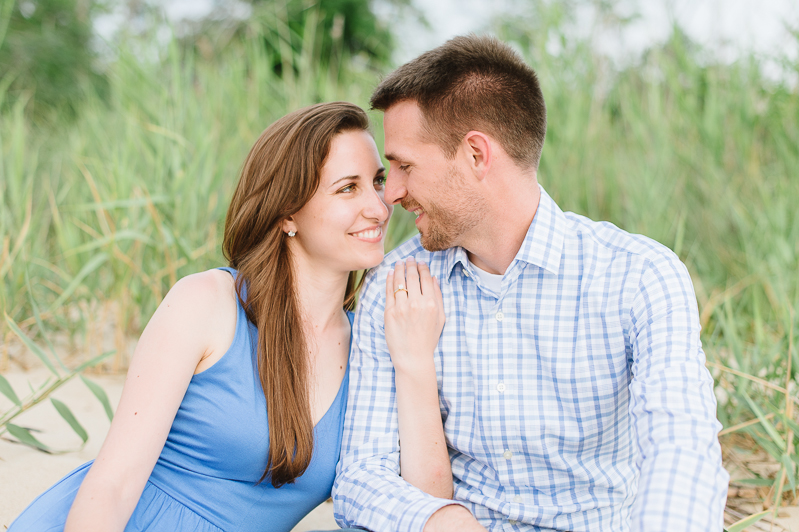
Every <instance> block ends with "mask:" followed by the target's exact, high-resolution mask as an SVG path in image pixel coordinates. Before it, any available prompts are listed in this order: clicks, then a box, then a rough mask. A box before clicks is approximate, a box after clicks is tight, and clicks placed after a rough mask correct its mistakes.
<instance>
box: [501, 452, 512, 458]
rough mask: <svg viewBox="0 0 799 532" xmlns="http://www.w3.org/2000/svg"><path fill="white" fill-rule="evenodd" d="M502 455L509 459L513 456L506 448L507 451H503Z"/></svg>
mask: <svg viewBox="0 0 799 532" xmlns="http://www.w3.org/2000/svg"><path fill="white" fill-rule="evenodd" d="M502 456H504V457H505V460H510V459H511V458H513V453H512V452H510V450H508V451H505V452H504V453H502Z"/></svg>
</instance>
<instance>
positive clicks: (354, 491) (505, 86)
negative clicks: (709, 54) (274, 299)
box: [334, 36, 729, 532]
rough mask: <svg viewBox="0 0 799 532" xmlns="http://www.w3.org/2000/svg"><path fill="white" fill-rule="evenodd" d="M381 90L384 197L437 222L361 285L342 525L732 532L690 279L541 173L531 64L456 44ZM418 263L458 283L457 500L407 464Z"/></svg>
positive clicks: (666, 253)
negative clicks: (393, 340)
mask: <svg viewBox="0 0 799 532" xmlns="http://www.w3.org/2000/svg"><path fill="white" fill-rule="evenodd" d="M371 103H372V106H373V108H375V109H380V110H382V111H384V112H385V117H384V129H385V138H386V140H385V150H386V158H387V159H389V161H390V162H391V169H390V171H389V174H388V181H387V183H386V189H385V198H386V201H387V202H392V203H397V202H399V203H401V204H402V206H403V207H404V208H405V209H407V210H409V211H411V212H414V213H416V215H417V219H416V225H417V227H418V229H419V233H420V235H419V236H418V237H416V238H413V239H411V240H410V241H408V242H406V243H405V244H403V245H401V246H400V247H398V248H397V249H396V250H395V251H393V252H392V253H390V254H389V255H388V256H387V257H386V259H385V261H384V262H383V264H382V265H381V266H380V267H378V268H377V269H375V270H374V271H372V272H370V273H369V275H368V276H367V280H366V288H365V290H364V292H363V295H362V297H361V302H360V306H359V310H358V314H357V316H356V321H355V326H354V337H353V351H352V358H351V361H350V396H349V404H348V412H347V418H346V422H345V432H344V437H343V441H342V458H341V462H340V464H339V474H338V478H337V480H336V485H335V486H334V501H335V508H336V517H337V519H338V521H339V523H340V524H342V525H346V526H357V527H363V528H367V529H370V530H375V531H381V532H382V531H388V530H401V531H405V530H409V531H420V530H424V531H425V532H433V531H438V530H457V531H458V532H466V531H471V530H484V529H489V530H492V531H493V530H537V531H538V530H546V531H549V530H559V531H560V530H569V531H591V532H601V531H613V532H623V531H628V530H634V531H664V530H679V531H680V532H684V531H697V532H700V531H701V532H708V531H712V530H721V527H722V513H723V508H724V502H725V500H726V490H727V482H728V478H729V477H728V475H727V473H726V472H725V471H724V469H723V468H722V466H721V452H720V448H719V444H718V440H717V435H718V430H719V428H720V425H719V423H718V421H717V420H716V417H715V412H716V402H715V398H714V395H713V380H712V378H711V376H710V374H709V373H708V371H707V370H706V368H705V365H704V363H705V358H704V353H703V352H702V347H701V344H700V340H699V320H698V313H697V307H696V299H695V296H694V292H693V287H692V285H691V281H690V278H689V276H688V272H687V271H686V269H685V267H684V266H683V264H682V263H681V262H680V261H679V259H678V258H677V257H676V256H675V255H674V253H672V252H671V251H670V250H668V249H667V248H665V247H664V246H662V245H660V244H658V243H656V242H654V241H652V240H650V239H648V238H646V237H643V236H638V235H630V234H628V233H625V232H624V231H622V230H620V229H618V228H616V227H615V226H613V225H611V224H609V223H598V222H593V221H591V220H588V219H586V218H584V217H582V216H579V215H576V214H573V213H564V212H562V211H561V210H560V209H559V208H558V206H557V205H556V204H555V203H554V202H553V201H552V199H551V198H550V197H549V196H548V195H547V194H546V192H545V191H544V190H543V189H542V188H541V187H540V186H539V184H538V182H537V175H536V174H537V168H538V162H539V159H540V156H541V150H542V147H543V144H544V135H545V129H546V111H545V107H544V100H543V97H542V95H541V91H540V88H539V85H538V81H537V79H536V76H535V73H534V72H533V71H532V69H530V68H529V67H528V66H527V65H526V64H524V62H523V61H522V60H521V59H520V58H519V57H518V56H517V55H516V54H515V53H514V52H513V51H512V50H510V49H509V48H508V47H507V46H505V45H503V44H502V43H500V42H498V41H497V40H495V39H492V38H488V37H475V36H469V37H458V38H455V39H453V40H451V41H449V42H447V43H446V44H444V45H443V46H441V47H439V48H437V49H435V50H432V51H430V52H427V53H425V54H423V55H421V56H420V57H418V58H417V59H415V60H413V61H411V62H410V63H407V64H405V65H404V66H402V67H400V68H399V69H398V70H396V71H395V72H394V73H392V74H391V75H389V76H388V77H387V78H386V79H385V80H384V81H383V82H382V83H380V85H379V86H378V87H377V89H376V90H375V93H374V94H373V96H372V100H371ZM405 257H415V258H416V260H418V261H423V262H425V263H427V264H428V265H429V267H430V271H431V272H432V274H433V275H434V276H436V277H437V278H438V279H439V281H440V285H441V290H442V293H443V299H444V310H445V313H446V324H445V326H444V332H443V333H442V336H441V340H440V342H439V344H438V349H437V351H436V358H435V364H436V369H437V375H438V387H439V394H440V405H441V415H442V419H443V422H444V431H445V435H446V437H447V443H448V446H449V447H450V451H449V452H450V459H451V463H452V474H453V480H454V497H453V500H444V499H436V498H434V497H431V496H429V495H426V494H425V493H423V492H421V491H420V490H417V489H415V488H413V487H411V486H410V485H409V484H408V483H406V482H405V481H403V479H402V478H401V476H400V470H399V452H400V442H399V441H398V431H397V415H396V409H395V395H394V387H393V368H392V366H391V360H390V357H389V353H388V350H387V348H386V343H385V338H384V334H383V329H382V320H383V311H384V306H385V297H386V295H385V284H384V283H385V279H386V273H387V271H388V270H389V269H390V268H391V266H392V265H393V264H394V263H395V262H396V261H398V260H402V259H404V258H405ZM394 297H395V298H396V297H404V294H403V293H402V292H401V291H400V292H398V293H395V294H394Z"/></svg>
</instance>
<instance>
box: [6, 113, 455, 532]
mask: <svg viewBox="0 0 799 532" xmlns="http://www.w3.org/2000/svg"><path fill="white" fill-rule="evenodd" d="M367 128H368V119H367V117H366V114H365V113H364V112H363V111H362V110H361V109H360V108H358V107H356V106H354V105H351V104H347V103H329V104H319V105H315V106H312V107H308V108H305V109H301V110H299V111H296V112H294V113H291V114H289V115H287V116H285V117H283V118H282V119H280V120H278V121H277V122H275V123H274V124H272V125H271V126H269V128H267V129H266V131H264V132H263V133H262V134H261V136H260V138H259V139H258V141H257V142H256V143H255V146H253V148H252V150H251V151H250V154H249V155H248V157H247V159H246V161H245V163H244V166H243V169H242V172H241V178H240V181H239V184H238V187H237V189H236V192H235V194H234V196H233V200H232V202H231V205H230V208H229V210H228V215H227V220H226V224H225V239H224V252H225V255H226V257H227V259H228V260H229V262H230V268H223V269H218V270H211V271H207V272H203V273H198V274H195V275H190V276H188V277H186V278H184V279H182V280H180V281H179V282H178V283H177V284H176V285H175V286H174V287H173V288H172V289H171V290H170V292H169V293H168V294H167V296H166V297H165V298H164V301H163V302H162V303H161V305H160V306H159V307H158V309H157V310H156V312H155V314H154V315H153V317H152V319H151V320H150V323H149V324H148V325H147V327H146V328H145V330H144V332H143V333H142V336H141V339H140V340H139V343H138V345H137V347H136V350H135V353H134V356H133V359H132V361H131V364H130V369H129V371H128V376H127V380H126V382H125V388H124V390H123V393H122V398H121V400H120V403H119V406H118V408H117V412H116V415H115V417H114V421H113V423H112V424H111V428H110V430H109V432H108V436H107V438H106V440H105V442H104V444H103V446H102V448H101V450H100V453H99V455H98V457H97V459H96V460H95V461H94V463H93V464H92V463H89V464H86V465H84V466H82V467H81V468H79V469H77V470H75V471H73V472H72V473H70V475H68V476H67V477H65V478H64V479H63V480H61V481H60V482H59V483H58V484H56V485H55V486H54V487H52V488H51V489H50V490H48V491H47V492H45V493H44V494H43V495H41V496H40V497H39V498H38V499H37V500H35V501H34V502H33V503H32V504H31V505H30V506H29V507H28V508H27V509H26V510H25V512H23V514H22V515H21V516H20V517H18V518H17V520H16V521H15V522H14V523H12V525H11V528H10V529H9V530H10V531H11V532H17V531H20V532H21V531H25V532H31V531H49V530H62V529H63V528H64V526H65V521H66V530H67V531H68V532H71V531H75V532H77V531H80V532H85V531H90V530H102V531H109V530H150V531H153V530H169V531H170V532H171V531H175V530H208V531H219V530H229V531H234V530H235V531H249V530H286V531H288V530H290V529H291V528H292V527H293V526H294V525H295V524H296V523H297V522H298V521H299V520H300V519H301V518H302V517H303V516H304V515H305V514H306V513H307V512H309V511H310V510H311V509H312V508H314V507H315V506H316V505H318V504H319V503H320V502H322V501H324V500H325V499H326V498H327V497H328V496H329V494H330V489H331V487H332V484H333V478H334V475H335V467H336V462H337V460H338V455H339V449H340V440H341V431H342V423H343V417H344V408H345V405H346V397H347V358H348V353H349V345H350V327H351V319H352V315H351V313H348V312H347V311H348V310H351V309H352V307H353V301H354V296H355V292H356V283H355V274H354V272H355V271H356V270H361V269H364V268H370V267H372V266H375V265H377V264H378V263H379V262H380V261H381V260H382V258H383V236H384V234H385V229H386V225H387V223H388V219H389V216H390V214H391V207H390V206H387V205H385V203H384V202H383V183H384V180H385V177H384V175H385V169H384V168H383V167H382V165H381V163H380V158H379V156H378V153H377V148H376V146H375V143H374V140H373V139H372V137H371V135H370V134H369V132H368V130H367ZM417 272H418V277H417ZM404 275H405V273H404V270H403V269H402V268H400V267H398V268H397V272H396V273H395V277H397V276H404ZM417 279H418V280H417ZM408 280H413V281H414V282H416V283H419V284H420V286H421V287H422V290H423V291H424V294H420V293H419V290H411V291H410V292H409V291H408V290H405V289H403V290H399V291H398V292H394V291H391V292H389V293H391V296H392V297H396V296H397V295H399V298H397V299H399V302H398V304H397V307H402V308H406V309H408V308H410V303H414V307H415V306H417V305H416V303H423V304H420V305H418V307H419V310H418V311H415V312H417V314H416V316H415V318H416V319H418V318H419V316H420V314H419V313H426V314H427V318H426V320H425V321H426V322H429V323H430V324H432V325H430V326H428V327H426V328H427V329H428V330H427V332H426V333H420V332H419V331H417V330H412V329H410V327H411V325H409V323H413V321H414V320H409V319H408V313H407V312H405V313H404V314H403V312H394V313H393V314H392V316H396V317H390V318H389V319H390V320H391V321H390V323H389V324H388V325H389V326H390V328H391V330H392V331H394V336H396V337H400V338H403V340H402V342H403V345H401V346H400V348H401V351H402V353H403V356H407V354H408V353H411V354H412V355H411V356H420V357H432V356H433V353H432V350H433V349H434V347H435V344H436V342H437V341H438V336H439V335H440V333H441V328H442V326H443V311H442V304H441V295H440V290H438V288H437V285H436V284H435V283H434V282H433V281H432V280H431V279H430V276H429V272H428V271H427V270H426V268H424V267H419V268H417V267H416V266H415V265H413V264H410V265H409V266H408ZM389 288H394V286H393V285H392V286H391V287H389ZM411 297H413V298H415V299H416V300H417V301H411V300H410V299H409V298H411ZM403 315H404V316H405V317H404V318H403ZM422 315H423V314H422ZM411 333H412V334H411ZM408 342H411V345H408ZM427 366H429V364H428V365H427ZM417 382H418V383H427V384H424V385H422V386H424V387H426V388H430V387H431V384H430V383H432V386H435V377H434V375H432V376H431V375H420V379H419V380H418V381H417ZM403 386H404V388H401V389H398V390H397V393H398V395H403V396H405V397H406V398H408V401H410V402H409V403H407V402H406V403H405V404H410V405H412V408H406V409H405V411H404V412H403V411H401V412H400V414H399V415H400V416H401V421H402V422H403V423H404V425H403V426H407V427H409V429H408V430H409V432H408V433H410V432H411V431H412V432H413V434H425V435H429V437H428V436H426V437H425V441H410V442H405V441H403V451H404V449H405V447H407V446H411V447H412V448H411V449H410V451H409V456H410V455H411V451H412V452H413V453H415V454H414V455H418V454H419V453H420V452H423V451H424V450H425V449H427V448H439V449H440V448H442V447H443V448H445V446H443V445H441V443H443V441H444V436H443V429H442V427H441V424H440V422H437V423H436V422H430V421H427V422H425V421H417V418H416V416H413V414H414V412H413V411H412V410H417V409H423V410H424V411H425V412H433V411H434V412H436V413H437V412H438V401H437V393H435V392H436V391H435V390H431V389H424V390H421V391H423V392H425V393H420V390H419V389H412V388H414V387H416V388H418V386H416V384H408V385H403ZM414 401H415V402H414ZM423 417H424V418H428V419H433V420H435V418H436V416H432V417H431V416H423ZM439 420H440V418H439ZM424 423H429V424H430V425H431V426H424V425H422V426H418V425H419V424H424ZM436 442H438V443H439V445H436ZM438 456H439V460H438V461H439V462H440V463H441V466H442V468H443V469H445V470H447V471H448V466H449V463H448V459H447V456H446V452H443V453H441V452H439V455H438ZM415 466H416V464H414V463H412V462H411V463H407V461H406V462H403V469H404V470H405V469H407V471H408V473H409V474H410V476H409V477H408V479H409V481H410V482H413V483H415V485H417V486H418V487H420V488H421V489H426V490H428V491H429V492H432V493H433V494H434V495H437V496H451V489H452V488H451V481H450V482H448V483H447V482H443V483H431V482H427V479H426V478H425V475H424V472H423V471H421V470H420V468H419V467H415ZM450 478H451V477H450Z"/></svg>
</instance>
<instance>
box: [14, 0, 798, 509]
mask: <svg viewBox="0 0 799 532" xmlns="http://www.w3.org/2000/svg"><path fill="white" fill-rule="evenodd" d="M585 2H589V3H592V4H595V5H596V6H597V10H598V12H599V13H600V15H601V19H602V21H603V23H604V24H608V25H623V24H625V23H626V22H627V20H628V18H626V17H624V16H620V15H618V13H617V11H616V10H614V5H615V4H614V2H609V1H598V0H597V1H593V0H585ZM585 2H583V3H585ZM392 3H393V4H394V6H395V7H396V8H397V9H406V10H409V11H413V9H414V8H413V6H412V5H411V4H410V2H409V0H393V2H392ZM576 4H580V2H578V1H576V0H571V1H568V0H560V1H559V0H551V1H543V0H527V1H525V2H520V3H519V5H520V6H521V7H520V8H519V9H518V10H517V11H516V12H514V13H513V15H512V16H498V17H497V18H496V19H495V20H494V21H492V22H491V31H492V32H493V33H494V34H496V35H497V36H499V37H500V38H501V39H503V40H505V41H506V42H508V43H510V44H511V45H512V46H514V47H515V48H516V49H517V50H519V52H520V53H521V54H522V55H523V56H524V57H525V59H526V60H527V61H528V62H529V64H531V65H532V66H533V67H534V68H535V69H536V70H537V72H538V73H539V77H540V80H541V83H542V88H543V91H544V95H545V98H546V101H547V106H548V118H549V120H548V122H549V129H548V134H547V140H546V146H545V149H544V155H543V158H542V162H541V168H540V172H539V180H540V182H541V183H542V184H543V186H544V187H545V188H546V189H547V190H548V191H549V193H550V194H551V195H552V196H553V197H554V198H555V199H556V201H558V203H559V204H560V205H561V206H562V207H563V208H564V209H565V210H572V211H575V212H578V213H582V214H585V215H587V216H589V217H591V218H593V219H598V220H608V221H611V222H613V223H615V224H617V225H619V226H620V227H622V228H623V229H626V230H628V231H631V232H637V233H643V234H645V235H648V236H650V237H652V238H654V239H656V240H658V241H660V242H662V243H663V244H665V245H667V246H669V247H670V248H672V249H673V250H674V251H675V252H676V253H677V254H678V255H679V256H680V258H681V259H682V260H683V261H684V262H685V263H686V265H687V266H688V269H689V271H690V272H691V275H692V277H693V279H694V283H695V287H696V293H697V299H698V302H699V307H700V313H701V321H702V326H703V335H702V339H703V343H704V345H705V349H706V352H707V356H708V366H709V367H710V369H711V372H712V373H713V375H714V377H715V379H716V383H717V386H716V392H717V397H718V399H719V418H720V419H721V421H722V423H723V424H724V426H725V429H724V432H723V434H722V441H723V442H724V443H725V449H739V450H740V449H745V450H746V452H748V453H750V454H752V453H755V454H757V452H761V453H765V454H767V455H768V456H770V457H771V458H770V459H771V460H772V462H773V463H774V464H776V465H775V467H773V468H772V469H768V470H762V469H761V470H758V469H756V468H747V467H746V464H745V461H742V460H737V461H736V462H735V464H737V465H734V466H730V467H738V468H739V469H740V471H739V472H738V473H735V475H734V476H735V477H736V478H740V479H743V480H741V482H743V484H747V483H748V484H749V485H752V486H754V487H755V488H757V489H758V490H760V491H759V497H760V499H761V500H766V501H770V502H768V503H767V504H773V503H775V502H781V501H782V497H783V496H785V497H788V496H789V495H790V496H791V500H793V496H794V490H795V488H796V480H795V477H796V464H797V460H799V456H797V453H796V451H795V449H796V447H795V444H796V443H797V442H796V441H795V440H796V436H795V435H796V433H799V425H797V423H796V419H795V416H794V406H793V405H794V404H795V403H796V400H797V396H796V387H795V384H796V379H795V376H796V368H797V367H799V358H798V355H797V351H796V332H797V331H799V322H798V321H797V316H796V309H797V308H799V214H797V201H798V200H799V176H798V175H797V168H799V88H797V85H796V83H795V82H791V81H790V80H791V79H795V78H791V76H785V77H783V78H781V79H775V78H774V77H766V76H765V74H764V69H763V61H764V60H763V58H762V57H759V56H756V55H754V54H749V55H744V56H742V57H741V58H740V59H738V60H736V61H733V62H725V61H721V60H718V59H714V57H713V55H712V54H709V53H708V52H707V50H704V49H703V48H702V47H701V46H699V45H698V44H697V43H695V42H692V41H691V39H690V38H689V37H688V36H687V35H686V34H685V32H683V31H682V29H681V28H680V27H679V26H676V25H675V26H674V27H673V28H672V31H671V34H670V37H669V38H668V39H667V40H666V41H665V42H662V43H658V44H656V45H653V46H652V47H651V48H649V49H648V50H647V51H646V52H645V53H644V54H643V55H642V56H641V57H640V58H637V60H636V61H633V62H631V63H629V64H626V65H622V66H619V65H618V64H616V62H614V61H613V60H612V59H611V58H609V57H606V56H604V55H602V54H601V53H599V52H598V51H597V50H596V49H595V47H594V46H592V42H591V39H590V38H589V37H581V36H580V35H576V34H575V33H574V32H573V31H571V30H570V28H573V27H574V24H575V15H574V13H575V11H574V7H575V5H576ZM0 6H2V7H1V8H0V305H2V310H3V312H4V313H6V314H7V316H8V318H9V320H10V322H13V323H15V324H17V325H18V326H19V328H20V330H21V331H23V332H24V333H25V334H26V335H28V336H29V337H30V338H32V339H33V340H34V341H37V342H44V341H48V342H49V341H50V339H51V338H54V339H55V340H54V341H55V343H56V345H57V346H58V348H59V349H60V350H61V352H63V353H64V354H65V356H67V357H71V359H74V363H75V364H78V363H81V362H84V361H86V360H90V359H91V358H92V357H96V356H99V355H100V354H102V353H104V352H105V351H107V350H109V349H116V351H117V354H116V355H115V357H113V359H109V361H107V362H105V364H107V366H106V367H107V368H108V369H111V370H122V369H124V368H125V367H126V365H127V357H128V356H129V353H130V351H131V349H130V347H131V339H134V338H135V337H136V336H137V335H138V333H139V332H140V330H141V328H142V327H143V326H144V324H145V323H146V321H147V319H148V318H149V316H150V315H151V314H152V312H153V310H154V309H155V307H156V305H157V304H158V303H159V302H160V300H161V298H162V297H163V295H164V294H165V292H166V291H167V290H168V289H169V287H170V286H171V285H172V284H173V283H174V282H175V281H176V280H177V279H178V278H180V277H182V276H184V275H187V274H189V273H192V272H196V271H200V270H203V269H207V268H211V267H215V266H218V265H221V264H223V259H222V256H221V253H220V244H221V234H222V224H223V221H224V216H225V212H226V207H227V202H228V199H229V197H230V195H231V193H232V190H233V188H234V186H235V184H236V181H237V178H238V171H239V168H240V164H241V162H242V161H243V158H244V156H245V155H246V153H247V151H248V149H249V147H250V145H251V144H252V142H253V141H254V140H255V139H256V138H257V136H258V134H259V133H260V132H261V131H262V130H263V129H264V128H265V127H266V126H267V125H268V124H269V123H271V122H272V121H273V120H275V119H276V118H278V117H280V116H282V115H284V114H285V113H287V112H289V111H291V110H293V109H296V108H297V107H300V106H304V105H308V104H312V103H315V102H319V101H330V100H348V101H352V102H354V103H357V104H359V105H361V106H366V105H367V104H368V98H369V95H370V93H371V90H372V89H373V87H374V86H375V84H376V82H377V79H378V77H379V75H382V74H384V73H387V72H389V71H390V70H391V68H393V66H395V65H394V64H393V61H392V54H393V52H394V49H393V46H394V43H395V40H394V38H393V37H392V34H391V32H390V31H389V30H388V28H387V25H386V24H385V23H384V22H382V21H381V20H380V19H379V18H378V17H377V16H375V9H374V6H373V5H372V4H371V2H370V1H369V0H322V1H319V2H311V1H302V0H280V1H278V0H254V1H253V2H251V3H246V7H247V9H246V10H245V11H246V15H245V16H227V15H226V14H225V13H227V11H225V9H226V8H227V7H229V6H228V5H227V4H225V3H220V4H219V9H218V10H216V11H214V12H212V13H211V14H210V15H209V16H208V17H206V18H204V19H202V20H198V21H195V22H193V23H191V24H183V25H181V26H179V27H177V26H174V25H171V24H169V23H168V22H167V21H166V20H165V19H163V17H162V14H161V12H160V10H158V9H156V8H153V7H152V6H151V5H149V4H144V3H142V2H136V1H134V0H130V1H129V2H128V3H127V4H124V6H125V10H126V11H125V12H126V13H127V14H128V17H129V20H128V23H127V24H123V27H124V30H123V31H121V32H120V33H119V36H118V37H117V38H116V40H115V41H114V42H110V43H104V45H103V46H104V47H103V46H100V45H98V42H97V39H96V38H93V37H92V30H91V27H92V26H91V25H92V17H93V16H95V15H96V14H97V13H102V12H104V10H105V11H107V10H109V9H110V7H109V6H108V5H106V4H103V3H101V2H95V1H92V0H41V1H36V2H33V1H29V2H18V1H10V0H0ZM31 6H33V7H31ZM142 20H144V21H145V22H146V23H141V21H142ZM797 38H799V33H797ZM109 50H110V53H109ZM776 59H777V60H778V61H781V65H782V67H783V70H784V72H787V73H794V74H796V73H799V64H797V63H796V62H795V61H794V62H791V61H789V60H788V59H785V58H784V57H776ZM372 118H373V120H374V132H375V136H376V139H377V141H378V146H380V145H381V144H382V130H381V129H382V128H381V126H380V121H381V116H380V114H379V113H373V114H372ZM395 212H396V214H395V217H394V219H393V221H392V228H391V231H390V235H389V246H390V247H393V246H394V245H396V244H397V243H398V242H400V241H402V240H404V239H405V238H407V237H408V236H409V235H411V234H412V233H413V232H414V226H413V222H412V221H411V220H410V219H409V217H408V216H407V215H406V213H404V212H402V211H401V209H397V211H395ZM37 316H38V319H37ZM44 327H47V328H48V329H49V330H50V331H51V332H50V333H49V334H45V332H44ZM0 335H2V336H0V341H2V347H0V371H2V370H3V368H7V367H9V365H11V364H18V365H23V366H24V365H25V364H27V363H28V362H26V360H28V359H26V355H25V352H26V351H25V349H24V346H23V345H22V343H21V342H20V341H18V340H17V339H16V338H17V335H15V334H13V331H12V330H11V328H10V327H9V326H7V324H2V325H0ZM753 449H754V451H753ZM725 453H727V451H726V450H725ZM727 456H731V455H729V453H727ZM735 456H740V455H735ZM784 494H786V495H784Z"/></svg>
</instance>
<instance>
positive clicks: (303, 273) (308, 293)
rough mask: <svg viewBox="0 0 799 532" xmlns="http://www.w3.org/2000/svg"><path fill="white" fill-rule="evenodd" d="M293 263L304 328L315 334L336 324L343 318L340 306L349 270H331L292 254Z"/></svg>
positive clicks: (339, 323) (334, 326)
mask: <svg viewBox="0 0 799 532" xmlns="http://www.w3.org/2000/svg"><path fill="white" fill-rule="evenodd" d="M293 263H294V282H295V283H296V287H297V298H298V299H299V303H300V308H301V309H302V319H303V322H305V326H306V327H308V332H311V333H312V334H315V335H318V334H322V333H324V332H325V331H327V330H329V328H331V327H333V328H338V327H340V326H341V320H342V318H346V315H345V314H344V310H343V306H344V295H345V294H346V291H347V279H348V278H349V272H336V271H332V270H330V269H329V268H325V267H324V266H320V265H318V264H312V263H311V262H310V261H308V260H306V259H305V258H304V257H297V258H295V260H294V261H293Z"/></svg>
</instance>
